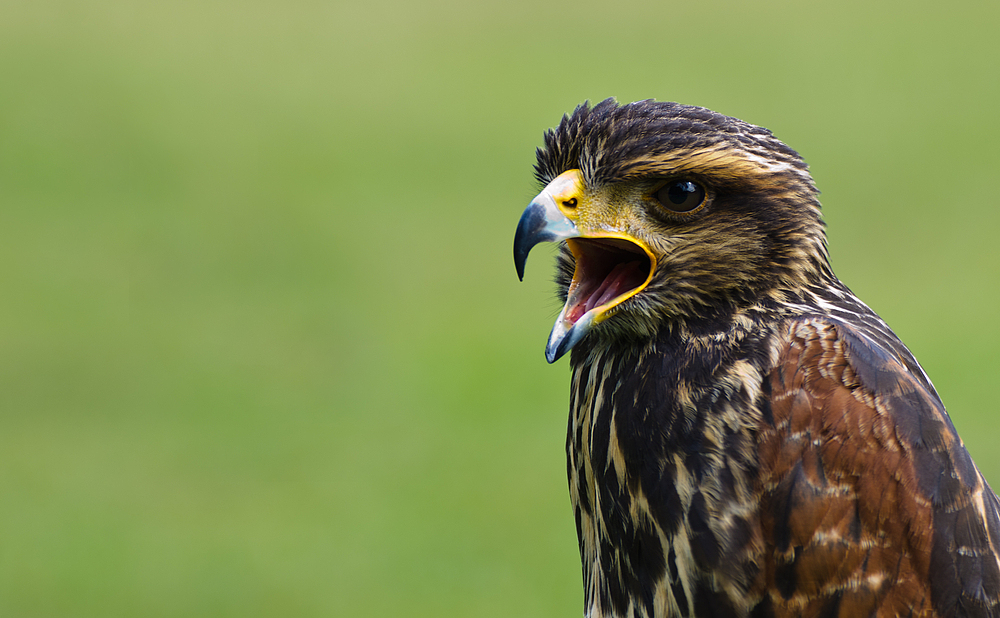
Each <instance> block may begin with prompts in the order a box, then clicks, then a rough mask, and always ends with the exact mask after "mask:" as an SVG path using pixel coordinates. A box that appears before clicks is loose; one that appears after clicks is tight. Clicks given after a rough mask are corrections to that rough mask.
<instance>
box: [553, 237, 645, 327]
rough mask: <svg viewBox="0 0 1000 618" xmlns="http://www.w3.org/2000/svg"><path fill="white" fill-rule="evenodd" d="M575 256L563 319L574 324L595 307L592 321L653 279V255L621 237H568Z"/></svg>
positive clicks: (601, 316)
mask: <svg viewBox="0 0 1000 618" xmlns="http://www.w3.org/2000/svg"><path fill="white" fill-rule="evenodd" d="M566 244H567V246H568V247H569V250H570V252H572V253H573V257H574V258H576V271H575V272H574V273H573V282H572V283H571V284H570V289H569V298H568V299H567V301H566V308H565V313H564V314H563V315H564V319H565V320H566V321H567V322H569V323H570V324H575V323H576V322H577V321H578V320H579V319H580V318H581V317H583V316H584V315H585V314H586V313H587V312H588V311H591V310H592V309H595V308H598V309H599V310H600V311H599V314H598V315H597V316H595V323H596V322H599V321H601V320H602V319H603V317H607V315H608V314H607V312H608V310H609V309H611V308H612V307H614V306H616V305H619V304H621V303H622V302H624V301H625V300H627V299H629V298H631V297H632V296H635V295H636V294H638V293H639V292H640V291H642V289H643V288H645V287H646V285H647V284H648V283H649V281H650V279H652V278H653V267H654V263H653V258H652V256H651V254H650V253H649V252H648V251H647V250H646V249H644V248H643V247H641V246H639V245H638V244H636V243H634V242H631V241H628V240H625V239H622V238H570V239H568V240H567V241H566Z"/></svg>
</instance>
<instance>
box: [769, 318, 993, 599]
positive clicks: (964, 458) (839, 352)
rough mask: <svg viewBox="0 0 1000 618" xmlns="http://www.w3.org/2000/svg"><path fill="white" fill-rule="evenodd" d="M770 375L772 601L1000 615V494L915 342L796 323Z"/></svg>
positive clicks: (809, 321)
mask: <svg viewBox="0 0 1000 618" xmlns="http://www.w3.org/2000/svg"><path fill="white" fill-rule="evenodd" d="M890 343H891V342H890ZM768 380H769V386H770V389H771V398H772V404H771V413H772V417H773V426H772V427H770V428H768V429H767V430H765V431H764V432H763V434H762V440H761V454H762V460H761V463H762V469H764V470H766V471H767V475H766V478H764V479H763V481H764V489H765V493H764V505H763V507H764V508H763V514H764V523H765V525H764V530H765V536H766V537H767V538H769V540H770V541H771V542H773V543H774V544H775V545H776V547H777V550H778V552H777V553H775V554H774V555H773V556H772V557H770V558H769V559H770V560H771V561H772V564H769V565H768V568H767V573H768V578H769V580H770V582H769V587H768V591H769V594H770V599H771V602H772V603H785V604H791V605H793V606H794V605H795V604H796V603H798V604H802V606H803V607H806V606H808V607H813V608H814V609H815V610H816V611H819V609H821V608H832V607H837V608H839V611H840V612H841V613H840V615H869V614H871V613H872V612H873V611H874V610H876V609H879V613H878V615H880V616H881V615H883V612H885V613H884V615H910V614H912V615H940V616H996V615H1000V563H998V560H997V555H998V551H997V550H998V548H1000V516H998V512H1000V504H998V500H997V497H996V495H995V494H994V493H993V491H992V490H991V489H990V488H989V486H988V485H987V484H986V482H985V480H984V479H983V477H982V475H981V474H980V472H979V470H978V469H977V468H976V467H975V465H974V464H973V463H972V459H971V457H970V456H969V454H968V452H967V451H966V449H965V447H964V445H963V444H962V441H961V440H960V439H959V437H958V434H957V432H956V431H955V428H954V426H953V425H952V423H951V421H950V419H949V418H948V415H947V413H946V412H945V409H944V406H943V405H942V403H941V401H940V399H939V398H938V396H937V394H936V393H935V392H934V389H933V387H932V386H931V385H930V383H929V382H928V381H927V379H926V376H925V375H924V373H923V371H922V370H920V368H919V365H917V364H916V361H914V360H913V359H912V357H910V356H909V353H908V352H906V351H905V348H904V347H902V344H899V347H898V348H896V349H894V346H892V345H888V344H887V343H886V342H883V341H880V340H879V339H878V338H874V337H872V336H870V335H869V334H866V333H865V332H864V331H863V330H860V329H857V328H854V327H852V326H851V325H850V324H847V323H843V322H836V321H831V320H824V319H820V318H806V319H799V320H794V321H791V322H790V323H789V324H788V325H787V330H786V331H785V333H784V339H783V340H782V344H781V345H780V349H779V353H778V360H777V365H776V367H775V368H774V370H773V371H772V372H771V374H770V376H769V378H768ZM890 584H891V585H890ZM821 585H823V587H822V588H820V586H821ZM845 610H849V611H847V612H846V613H844V612H845ZM894 612H895V613H894Z"/></svg>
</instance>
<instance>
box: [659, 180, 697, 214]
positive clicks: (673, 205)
mask: <svg viewBox="0 0 1000 618" xmlns="http://www.w3.org/2000/svg"><path fill="white" fill-rule="evenodd" d="M656 199H657V200H659V202H660V203H661V204H663V205H664V206H665V207H667V208H668V209H670V210H672V211H674V212H690V211H692V210H694V209H695V208H697V207H698V206H701V203H702V202H704V201H705V189H703V188H702V187H701V186H700V185H698V184H695V183H693V182H691V181H690V180H674V181H672V182H668V183H667V184H665V185H663V187H662V188H661V189H660V190H659V191H657V192H656Z"/></svg>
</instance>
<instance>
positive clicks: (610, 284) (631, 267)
mask: <svg viewBox="0 0 1000 618" xmlns="http://www.w3.org/2000/svg"><path fill="white" fill-rule="evenodd" d="M640 266H641V264H640V262H638V261H636V262H629V263H627V264H618V265H616V266H615V267H614V269H613V270H612V271H611V272H610V273H608V276H607V277H605V278H604V281H602V282H601V285H600V286H598V288H597V289H596V290H594V291H593V292H591V293H590V294H588V295H587V298H586V299H585V300H584V301H583V303H581V304H582V305H583V311H581V312H580V315H583V314H584V313H587V312H588V311H590V310H591V309H593V308H594V307H598V306H600V305H603V304H604V303H606V302H608V301H609V300H611V299H612V298H615V297H616V296H620V295H621V294H624V293H625V291H626V290H628V289H630V286H627V285H626V282H627V281H628V280H629V279H630V278H631V276H632V275H633V274H635V272H636V270H638V269H639V268H640ZM579 307H580V305H577V308H579ZM573 313H576V312H575V311H574V312H573ZM573 321H574V322H575V321H576V320H573Z"/></svg>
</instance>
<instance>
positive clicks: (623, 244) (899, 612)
mask: <svg viewBox="0 0 1000 618" xmlns="http://www.w3.org/2000/svg"><path fill="white" fill-rule="evenodd" d="M535 174H536V177H537V179H538V180H539V182H540V185H541V186H543V187H544V188H543V189H542V191H541V193H539V194H538V196H537V197H536V198H535V199H534V200H533V201H532V202H531V203H530V204H529V206H528V207H527V209H526V210H525V211H524V214H523V215H522V217H521V220H520V222H519V223H518V226H517V232H516V235H515V238H514V261H515V266H516V268H517V271H518V276H519V277H522V278H523V274H524V264H525V261H526V259H527V256H528V252H529V251H530V249H531V248H532V247H533V246H534V245H536V244H537V243H539V242H543V241H554V242H560V250H559V254H558V267H557V275H556V283H557V286H558V290H559V295H560V298H561V300H562V301H563V303H564V306H563V308H562V311H561V312H560V314H559V317H558V318H557V319H556V323H555V326H554V327H553V329H552V334H551V335H550V337H549V340H548V345H547V346H546V350H545V354H546V358H547V359H548V361H549V362H554V361H555V360H556V359H558V358H560V357H561V356H563V355H564V354H566V353H570V355H571V358H570V365H571V367H572V379H571V386H570V414H569V428H568V429H569V431H568V436H567V440H566V451H567V456H568V465H567V469H568V474H569V489H570V497H571V501H572V505H573V513H574V517H575V519H576V529H577V534H578V537H579V542H580V557H581V559H582V564H583V583H584V611H585V614H586V615H587V616H588V617H590V618H598V617H610V616H615V617H625V616H629V617H638V616H649V617H654V616H655V617H660V616H699V617H708V616H712V617H723V616H776V617H777V616H844V617H854V616H878V617H887V616H913V617H916V616H924V617H931V616H941V617H944V616H1000V559H998V555H1000V554H998V549H1000V501H998V499H997V496H996V494H994V493H993V491H992V490H991V489H990V487H989V486H988V485H987V483H986V481H985V479H984V478H983V476H982V474H981V473H980V472H979V470H978V469H977V468H976V466H975V464H974V463H973V462H972V459H971V458H970V456H969V453H968V451H967V450H966V449H965V447H964V445H963V443H962V440H961V439H960V438H959V436H958V434H957V433H956V431H955V428H954V426H953V425H952V423H951V420H950V419H949V417H948V415H947V413H946V412H945V408H944V405H943V404H942V403H941V400H940V398H939V397H938V394H937V393H936V392H935V390H934V387H933V385H932V384H931V381H930V379H928V377H927V375H926V374H925V373H924V371H923V369H921V367H920V365H919V364H918V363H917V361H916V360H915V359H914V357H913V355H912V354H911V353H910V352H909V350H907V348H906V346H904V345H903V344H902V342H900V340H899V339H898V338H897V337H896V335H895V334H893V332H892V331H891V330H890V329H889V327H888V326H886V324H885V322H883V321H882V320H881V319H880V318H879V316H878V315H876V314H875V313H874V312H873V311H872V310H871V309H869V308H868V307H867V306H866V305H865V304H864V303H863V302H861V301H860V300H859V299H858V298H857V297H856V296H854V294H852V293H851V291H850V290H849V289H848V288H847V287H846V286H845V285H844V284H843V283H841V282H840V281H839V280H838V279H837V277H836V275H834V273H833V270H832V269H831V267H830V262H829V257H828V252H827V245H826V238H825V232H824V223H823V220H822V217H821V213H820V204H819V201H818V199H817V194H818V191H817V190H816V188H815V186H814V184H813V181H812V178H811V176H810V174H809V172H808V168H807V166H806V164H805V163H804V162H803V160H802V159H801V158H800V157H799V155H798V154H797V153H796V152H795V151H794V150H792V149H791V148H789V147H788V146H786V145H785V144H783V143H782V142H780V141H779V140H778V139H776V138H775V137H774V136H773V135H772V134H771V132H770V131H768V130H766V129H763V128H760V127H757V126H753V125H751V124H747V123H745V122H743V121H740V120H738V119H735V118H730V117H727V116H723V115H721V114H718V113H715V112H713V111H710V110H708V109H704V108H701V107H692V106H687V105H680V104H677V103H665V102H656V101H640V102H636V103H630V104H627V105H619V104H618V103H617V102H616V101H615V100H613V99H608V100H606V101H603V102H601V103H599V104H597V105H594V106H590V105H589V104H586V103H585V104H583V105H581V106H580V107H578V108H577V109H576V110H575V111H574V112H573V113H572V114H571V115H568V116H564V117H563V119H562V121H561V122H560V124H559V126H558V127H557V128H555V129H553V130H550V131H548V132H546V133H545V136H544V146H543V147H542V148H539V149H538V152H537V164H536V166H535Z"/></svg>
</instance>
